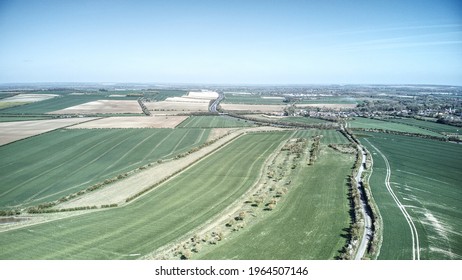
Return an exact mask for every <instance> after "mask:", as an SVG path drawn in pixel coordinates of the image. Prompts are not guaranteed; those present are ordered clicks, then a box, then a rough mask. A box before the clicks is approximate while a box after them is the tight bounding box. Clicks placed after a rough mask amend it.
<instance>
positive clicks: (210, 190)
mask: <svg viewBox="0 0 462 280" xmlns="http://www.w3.org/2000/svg"><path fill="white" fill-rule="evenodd" d="M180 131H183V130H180ZM290 134H292V132H276V133H253V134H246V135H244V136H242V137H240V138H238V139H236V140H235V141H233V142H232V143H230V144H229V145H227V146H225V147H224V148H222V149H221V150H220V151H219V152H217V153H214V154H212V155H210V156H209V157H207V158H206V159H205V160H202V161H200V162H199V163H198V164H195V165H193V166H192V167H191V168H189V169H187V170H185V171H184V172H182V173H181V174H180V175H178V176H176V177H175V178H173V179H172V180H170V181H168V182H167V183H165V184H163V185H160V186H159V187H157V188H156V189H154V190H153V191H152V192H149V193H147V194H146V195H144V196H142V197H141V198H140V199H138V200H135V201H134V202H133V203H131V204H128V205H127V206H124V207H120V208H111V209H108V210H103V211H96V212H90V213H88V214H85V215H81V216H76V217H71V218H67V219H62V220H57V221H53V222H48V223H45V224H39V225H34V226H29V227H25V228H22V229H17V230H11V231H7V232H3V233H0V248H2V249H1V250H0V259H133V258H139V257H140V256H143V255H145V254H148V253H149V252H151V251H153V250H155V249H157V248H159V247H161V246H163V245H165V244H167V243H169V242H172V241H174V240H175V239H177V238H179V237H181V236H183V235H185V234H186V233H188V232H189V231H191V230H193V229H195V228H196V227H198V226H199V225H202V224H204V223H205V222H206V221H207V220H209V219H211V218H212V217H214V216H215V215H217V214H218V213H220V212H221V211H223V209H224V208H226V207H227V206H228V205H230V204H231V203H232V202H234V201H235V200H236V199H237V198H238V197H240V196H241V195H242V194H243V193H244V192H245V191H247V190H248V188H249V187H251V186H252V185H253V184H254V182H255V181H256V180H257V178H258V176H259V171H260V170H261V168H262V165H263V163H264V161H265V160H266V158H267V157H268V156H269V155H270V154H271V153H272V152H273V151H274V150H275V149H276V147H277V146H278V145H279V144H280V143H281V141H283V140H285V139H287V138H288V137H289V135H290ZM169 139H172V138H169ZM336 207H337V206H336Z"/></svg>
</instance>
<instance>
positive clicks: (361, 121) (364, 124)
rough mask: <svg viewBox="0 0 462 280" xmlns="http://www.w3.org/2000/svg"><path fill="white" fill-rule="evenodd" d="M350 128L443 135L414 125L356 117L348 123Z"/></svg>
mask: <svg viewBox="0 0 462 280" xmlns="http://www.w3.org/2000/svg"><path fill="white" fill-rule="evenodd" d="M348 126H349V127H351V128H353V129H354V128H359V129H383V130H390V131H398V132H405V133H418V134H423V135H430V136H437V137H441V136H442V135H441V134H439V133H437V132H433V131H430V130H428V129H424V128H420V127H416V126H412V125H407V124H403V123H394V122H388V121H384V120H376V119H369V118H361V117H356V118H354V119H353V120H350V121H348Z"/></svg>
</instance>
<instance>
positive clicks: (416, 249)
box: [364, 139, 420, 260]
mask: <svg viewBox="0 0 462 280" xmlns="http://www.w3.org/2000/svg"><path fill="white" fill-rule="evenodd" d="M364 140H365V141H367V143H369V145H371V147H372V148H374V149H375V150H376V151H377V152H378V153H379V154H380V155H381V156H382V158H383V160H384V161H385V165H386V167H387V175H386V176H385V186H386V188H387V190H388V192H389V193H390V195H391V197H392V198H393V200H394V201H395V203H396V205H397V206H398V208H399V210H400V211H401V213H402V214H403V216H404V218H405V219H406V222H407V223H408V225H409V228H410V229H411V235H412V259H413V260H416V259H417V260H420V245H419V234H418V232H417V229H416V227H415V225H414V222H413V221H412V217H411V216H410V215H409V213H408V212H407V211H406V208H405V206H404V205H403V204H401V202H400V201H399V199H398V197H397V196H396V194H395V192H394V191H393V189H392V188H391V186H390V177H391V168H390V163H389V161H388V159H387V157H386V156H385V155H384V154H383V153H382V152H381V151H380V150H379V149H378V148H377V147H376V146H374V145H373V144H372V143H371V142H370V141H369V140H367V139H364Z"/></svg>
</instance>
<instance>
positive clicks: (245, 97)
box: [223, 93, 287, 105]
mask: <svg viewBox="0 0 462 280" xmlns="http://www.w3.org/2000/svg"><path fill="white" fill-rule="evenodd" d="M268 97H271V96H268ZM283 100H284V99H282V98H280V99H275V98H274V99H273V98H262V96H260V95H253V94H252V95H250V94H229V93H227V94H225V99H224V100H223V103H230V104H253V105H259V104H260V105H287V103H285V102H284V101H283Z"/></svg>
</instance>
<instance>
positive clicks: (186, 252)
mask: <svg viewBox="0 0 462 280" xmlns="http://www.w3.org/2000/svg"><path fill="white" fill-rule="evenodd" d="M190 258H191V250H189V249H183V251H182V252H181V259H182V260H189V259H190Z"/></svg>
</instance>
